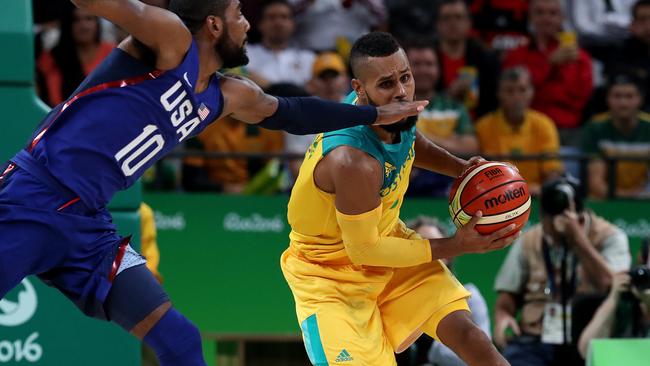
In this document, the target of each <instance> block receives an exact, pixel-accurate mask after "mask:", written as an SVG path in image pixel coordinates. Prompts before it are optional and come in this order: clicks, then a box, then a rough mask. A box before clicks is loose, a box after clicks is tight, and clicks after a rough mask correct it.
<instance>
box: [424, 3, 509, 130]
mask: <svg viewBox="0 0 650 366" xmlns="http://www.w3.org/2000/svg"><path fill="white" fill-rule="evenodd" d="M436 28H437V31H438V42H437V45H436V49H437V51H438V60H440V69H441V71H440V74H441V76H442V77H441V78H440V83H439V88H438V89H443V88H444V89H446V90H447V92H448V93H449V95H451V96H452V97H454V98H455V99H457V100H459V101H461V102H463V103H464V104H465V107H466V108H467V109H468V110H469V111H470V113H471V115H472V116H473V117H475V118H478V117H481V116H483V115H484V114H485V113H488V112H489V111H491V110H494V108H496V104H497V103H496V98H495V96H494V91H495V90H496V81H497V77H498V73H499V64H498V61H497V59H496V57H495V56H494V55H493V54H492V53H491V52H489V51H487V50H486V49H484V48H483V47H482V46H481V45H480V44H479V43H478V42H477V41H476V40H474V39H472V38H471V37H470V32H471V30H472V21H471V19H470V14H469V9H468V8H467V5H466V4H465V1H464V0H441V1H440V6H439V8H438V18H437V22H436Z"/></svg>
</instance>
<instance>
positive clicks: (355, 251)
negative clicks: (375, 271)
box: [344, 241, 373, 266]
mask: <svg viewBox="0 0 650 366" xmlns="http://www.w3.org/2000/svg"><path fill="white" fill-rule="evenodd" d="M344 243H345V251H346V253H347V254H348V257H349V258H350V261H351V262H352V263H353V264H355V265H357V266H362V265H372V263H370V256H369V255H368V253H369V249H370V248H371V247H372V246H373V243H370V242H364V241H346V242H344Z"/></svg>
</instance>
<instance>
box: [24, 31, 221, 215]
mask: <svg viewBox="0 0 650 366" xmlns="http://www.w3.org/2000/svg"><path fill="white" fill-rule="evenodd" d="M198 73H199V57H198V51H197V46H196V44H195V43H194V41H193V42H192V45H191V47H190V49H189V51H188V52H187V54H186V55H185V58H184V59H183V61H182V63H181V64H180V65H178V67H176V68H175V69H172V70H168V71H164V72H161V71H158V70H154V69H152V68H151V67H148V66H146V65H145V64H144V63H143V62H141V61H139V60H137V59H135V58H133V57H132V56H130V55H129V54H127V53H126V52H124V51H123V50H121V49H119V48H116V49H115V50H113V52H112V53H111V54H110V55H109V56H108V57H107V58H106V60H104V62H102V63H101V64H100V65H99V66H98V67H97V69H96V70H95V71H93V73H91V74H90V75H89V76H88V77H87V78H86V80H84V82H83V83H82V84H81V85H80V86H79V88H78V89H77V91H75V93H74V94H73V96H72V97H70V99H68V100H67V101H66V102H65V103H62V104H60V105H58V106H57V107H55V108H54V109H53V110H52V111H51V112H50V113H49V114H48V115H47V117H46V118H45V120H44V121H43V123H41V125H40V127H39V128H38V129H37V130H36V132H35V134H34V137H33V139H32V141H31V142H30V144H29V146H28V147H27V150H28V151H30V152H31V154H32V155H33V156H34V157H35V158H36V159H37V160H38V161H39V162H40V163H42V164H43V165H44V166H45V167H46V168H47V169H48V170H49V171H50V172H51V173H52V175H53V176H54V177H55V178H56V179H58V180H59V181H60V182H61V183H62V184H63V185H65V186H66V187H67V188H69V189H70V190H72V191H73V192H75V193H76V194H77V195H79V198H80V199H81V201H82V202H84V203H85V204H86V206H88V207H89V208H100V207H103V206H104V205H106V203H107V202H108V201H109V200H110V199H111V197H112V196H113V195H114V194H115V193H116V192H117V191H119V190H123V189H125V188H128V187H129V186H131V185H132V184H133V183H134V182H135V181H136V180H137V179H138V178H139V177H140V176H141V175H142V174H143V172H144V171H145V170H146V169H147V168H148V167H150V166H151V165H152V164H154V162H156V161H157V160H158V159H160V158H161V157H162V156H163V155H165V154H166V153H168V152H169V151H170V150H172V149H173V148H174V147H175V146H176V145H177V144H179V143H181V142H183V141H185V140H187V139H188V138H190V137H191V136H194V135H196V134H198V133H199V132H201V131H202V130H203V129H204V128H205V127H206V126H207V125H208V124H209V123H210V122H211V121H213V120H215V119H216V118H217V117H218V116H219V115H220V114H221V111H222V109H223V96H222V94H221V90H220V88H219V77H218V75H216V74H215V75H214V76H213V77H212V79H211V80H210V84H209V86H208V88H207V89H206V90H205V91H203V92H201V93H198V94H197V93H195V92H194V86H195V85H196V81H197V78H198Z"/></svg>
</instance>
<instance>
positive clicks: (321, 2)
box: [289, 0, 387, 58]
mask: <svg viewBox="0 0 650 366" xmlns="http://www.w3.org/2000/svg"><path fill="white" fill-rule="evenodd" d="M289 2H290V3H291V4H292V5H293V6H294V9H295V11H296V25H297V32H296V35H295V40H296V42H297V43H298V44H299V45H300V46H301V47H304V48H307V49H310V50H313V51H317V52H323V51H333V50H337V51H338V52H339V53H340V54H341V55H343V56H345V57H346V58H347V53H346V51H347V52H349V51H350V48H351V45H352V44H353V43H354V41H356V40H357V39H358V38H359V37H361V36H362V35H364V34H366V33H368V32H370V31H371V30H375V29H381V28H385V22H386V18H387V12H386V8H385V6H384V2H383V1H382V0H363V1H352V0H341V1H339V0H336V1H332V0H289Z"/></svg>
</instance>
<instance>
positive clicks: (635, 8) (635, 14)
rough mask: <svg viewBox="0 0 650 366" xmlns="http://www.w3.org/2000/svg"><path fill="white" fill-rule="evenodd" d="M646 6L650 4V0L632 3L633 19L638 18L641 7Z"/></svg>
mask: <svg viewBox="0 0 650 366" xmlns="http://www.w3.org/2000/svg"><path fill="white" fill-rule="evenodd" d="M644 6H650V0H639V1H637V2H635V3H634V5H632V19H634V20H636V19H637V17H638V16H639V9H641V8H642V7H644Z"/></svg>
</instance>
